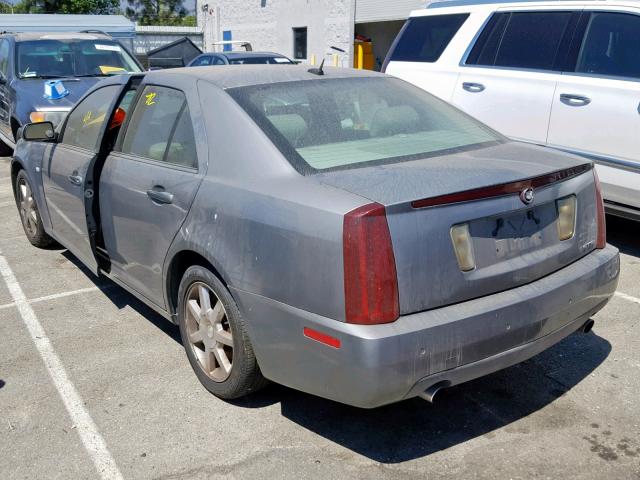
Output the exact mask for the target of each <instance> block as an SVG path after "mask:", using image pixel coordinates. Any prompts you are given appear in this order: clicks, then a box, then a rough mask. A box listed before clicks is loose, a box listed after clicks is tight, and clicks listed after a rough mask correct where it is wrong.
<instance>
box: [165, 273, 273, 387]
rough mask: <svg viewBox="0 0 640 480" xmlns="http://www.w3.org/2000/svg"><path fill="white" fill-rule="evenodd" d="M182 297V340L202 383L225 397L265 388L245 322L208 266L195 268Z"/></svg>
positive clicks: (183, 286)
mask: <svg viewBox="0 0 640 480" xmlns="http://www.w3.org/2000/svg"><path fill="white" fill-rule="evenodd" d="M178 295H179V296H178V298H179V305H178V320H179V324H180V335H181V337H182V343H183V345H184V348H185V350H186V353H187V357H188V358H189V362H190V363H191V367H192V368H193V370H194V371H195V373H196V375H197V377H198V379H199V380H200V382H201V383H202V385H204V387H205V388H206V389H207V390H209V391H210V392H211V393H213V394H214V395H216V396H218V397H220V398H224V399H233V398H238V397H242V396H244V395H246V394H248V393H250V392H253V391H256V390H258V389H259V388H261V387H262V386H264V385H265V384H266V380H265V379H264V377H263V376H262V373H261V372H260V368H259V367H258V362H257V361H256V358H255V355H254V353H253V347H252V346H251V342H250V341H249V337H248V335H247V332H246V329H245V325H244V320H243V318H242V316H241V315H240V311H239V310H238V306H237V305H236V303H235V301H234V300H233V297H232V296H231V294H230V293H229V291H228V290H227V289H226V287H225V286H224V285H223V284H222V282H221V281H220V280H219V279H218V277H216V276H215V275H214V274H213V273H212V272H211V271H209V270H208V269H207V268H205V267H201V266H199V265H196V266H193V267H190V268H189V269H187V271H186V272H185V274H184V276H183V278H182V281H181V282H180V289H179V293H178Z"/></svg>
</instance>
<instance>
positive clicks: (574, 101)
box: [560, 93, 591, 107]
mask: <svg viewBox="0 0 640 480" xmlns="http://www.w3.org/2000/svg"><path fill="white" fill-rule="evenodd" d="M560 101H561V102H562V103H564V104H565V105H569V106H570V107H584V106H585V105H589V104H590V103H591V99H590V98H589V97H585V96H584V95H574V94H572V93H561V94H560Z"/></svg>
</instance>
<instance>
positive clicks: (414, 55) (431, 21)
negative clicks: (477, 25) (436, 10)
mask: <svg viewBox="0 0 640 480" xmlns="http://www.w3.org/2000/svg"><path fill="white" fill-rule="evenodd" d="M468 17H469V14H467V13H458V14H455V15H431V16H427V17H412V18H410V19H409V20H407V23H405V25H404V27H403V28H402V31H401V32H400V33H399V35H398V40H397V41H396V44H395V45H394V48H393V52H392V53H391V56H390V60H391V61H397V62H436V61H437V60H438V58H440V55H442V52H444V49H445V48H447V45H449V42H450V41H451V39H452V38H453V36H454V35H455V34H456V33H457V32H458V30H459V29H460V27H461V26H462V24H463V23H464V22H465V20H466V19H467V18H468Z"/></svg>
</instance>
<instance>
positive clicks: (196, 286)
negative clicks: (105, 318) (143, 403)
mask: <svg viewBox="0 0 640 480" xmlns="http://www.w3.org/2000/svg"><path fill="white" fill-rule="evenodd" d="M25 135H27V136H28V135H29V127H27V128H26V129H25ZM41 140H43V141H26V140H21V141H20V142H19V143H18V146H17V149H16V155H15V158H14V161H13V164H12V173H13V181H14V186H15V192H16V199H17V204H18V206H19V210H20V213H21V216H22V219H23V225H24V226H25V232H26V233H27V236H28V237H29V239H30V240H31V242H32V243H33V244H35V245H38V246H43V245H45V244H47V243H48V242H50V241H52V240H53V239H55V240H57V241H58V242H60V243H62V244H63V245H64V246H65V247H67V248H68V249H69V250H70V251H71V252H72V253H73V254H74V255H76V256H77V257H78V258H79V259H80V260H81V261H82V262H83V263H84V264H85V265H86V266H87V267H88V268H89V269H91V270H92V271H93V272H94V273H96V274H98V273H100V274H104V275H107V276H109V277H110V278H112V279H113V280H114V281H115V282H117V283H118V284H120V285H122V286H123V287H124V288H126V289H127V290H129V291H130V292H132V293H133V294H134V295H136V296H138V297H139V298H140V299H142V300H143V301H144V302H146V303H147V304H148V305H150V306H151V307H152V308H154V309H155V310H157V311H158V312H160V313H161V314H163V315H164V316H165V317H166V318H167V319H169V320H170V321H173V322H176V323H178V324H179V325H180V330H181V335H182V339H183V343H184V344H185V350H186V352H187V357H188V359H189V361H190V363H191V365H192V366H193V368H194V371H195V373H196V375H197V376H198V378H199V379H200V381H201V382H202V384H203V385H204V386H205V387H206V388H207V389H209V390H210V391H211V392H213V393H214V394H216V395H218V396H220V397H222V398H235V397H238V396H241V395H244V394H247V393H249V392H252V391H255V390H257V389H259V388H260V387H261V386H262V385H263V384H264V383H265V379H269V380H272V381H275V382H279V383H282V384H285V385H288V386H290V387H293V388H296V389H300V390H303V391H306V392H309V393H312V394H316V395H320V396H323V397H326V398H330V399H333V400H336V401H340V402H344V403H348V404H351V405H356V406H360V407H366V408H370V407H376V406H379V405H383V404H387V403H391V402H395V401H399V400H402V399H405V398H411V397H415V396H419V395H421V396H424V397H426V398H431V397H432V396H433V394H435V392H436V391H437V390H438V389H439V388H441V387H444V386H449V385H454V384H457V383H460V382H464V381H467V380H469V379H472V378H476V377H478V376H481V375H485V374H487V373H490V372H492V371H495V370H498V369H500V368H504V367H506V366H509V365H512V364H514V363H517V362H520V361H522V360H525V359H527V358H529V357H531V356H533V355H535V354H536V353H538V352H540V351H542V350H543V349H545V348H547V347H549V346H551V345H553V344H554V343H556V342H558V341H559V340H561V339H562V338H564V337H565V336H567V335H569V334H570V333H572V332H574V331H576V330H578V329H580V328H581V327H583V326H585V325H586V326H587V327H588V326H589V318H590V316H591V315H593V314H594V313H595V312H597V311H598V310H599V309H601V308H602V307H603V306H604V305H605V304H606V303H607V301H608V300H609V298H610V297H611V295H612V294H613V292H614V291H615V287H616V284H617V279H618V270H619V260H618V252H617V250H616V249H615V248H614V247H612V246H609V245H607V244H606V240H605V225H604V211H603V204H602V198H601V196H600V190H599V184H598V181H597V177H596V176H595V174H594V171H593V168H592V165H591V163H585V161H584V159H580V158H578V157H573V156H570V155H566V154H562V153H558V152H554V151H550V150H547V149H544V148H540V147H535V146H531V145H524V144H520V143H517V142H511V141H508V140H506V139H505V138H503V137H502V136H500V135H499V134H497V133H495V132H493V131H492V130H490V129H488V128H487V127H485V126H484V125H482V124H480V123H478V122H476V121H475V120H473V119H471V118H469V117H467V116H466V115H464V114H463V113H461V112H459V111H457V110H455V109H454V108H452V107H450V106H448V105H447V104H445V103H443V102H441V101H439V100H437V99H435V98H434V97H432V96H430V95H429V94H426V93H424V92H423V91H421V90H418V89H416V88H414V87H412V86H410V85H408V84H406V83H404V82H402V81H400V80H397V79H393V78H391V77H387V76H385V75H380V74H375V73H371V72H355V71H351V70H346V69H325V75H323V76H320V75H316V74H314V73H310V72H308V71H307V70H306V69H305V68H303V67H298V66H291V67H289V66H274V67H269V66H262V67H252V66H244V67H234V66H230V67H228V68H225V69H219V70H218V69H198V68H190V69H176V70H167V71H163V72H149V73H147V74H144V75H133V76H120V77H118V78H113V79H109V80H105V81H104V82H102V83H100V84H99V85H98V86H97V87H96V88H95V89H94V90H92V91H91V92H90V93H89V94H87V96H86V97H85V98H84V99H83V100H81V101H80V102H79V104H78V105H77V106H76V107H75V109H74V110H73V111H72V112H71V113H70V115H69V116H68V117H67V120H66V122H65V124H63V125H61V126H60V127H59V128H58V130H57V132H56V134H55V135H54V138H51V139H49V138H42V139H41Z"/></svg>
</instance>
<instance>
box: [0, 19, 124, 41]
mask: <svg viewBox="0 0 640 480" xmlns="http://www.w3.org/2000/svg"><path fill="white" fill-rule="evenodd" d="M84 30H92V31H93V30H98V31H101V32H104V33H107V34H109V35H111V36H112V37H114V38H132V37H134V36H135V34H136V27H135V24H134V23H133V22H131V21H130V20H128V19H127V18H125V17H123V16H122V15H56V14H44V13H29V14H17V15H10V14H5V15H0V31H6V32H78V31H84Z"/></svg>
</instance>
